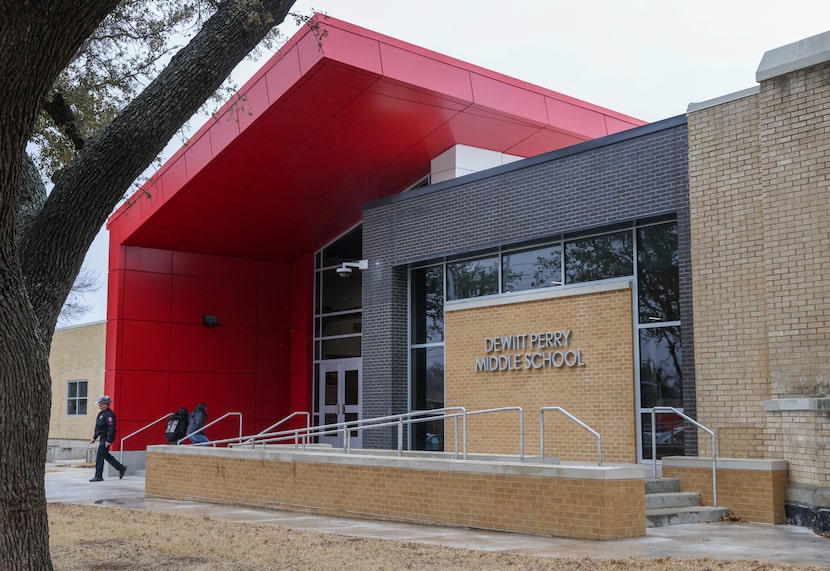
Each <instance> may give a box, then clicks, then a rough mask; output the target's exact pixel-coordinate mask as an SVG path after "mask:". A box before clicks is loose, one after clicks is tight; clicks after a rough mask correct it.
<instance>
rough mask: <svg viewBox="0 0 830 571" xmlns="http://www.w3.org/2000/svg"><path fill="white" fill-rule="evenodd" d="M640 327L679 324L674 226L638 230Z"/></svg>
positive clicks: (675, 234) (675, 226)
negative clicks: (667, 322)
mask: <svg viewBox="0 0 830 571" xmlns="http://www.w3.org/2000/svg"><path fill="white" fill-rule="evenodd" d="M637 292H638V297H639V308H640V310H639V314H640V323H650V322H663V321H679V320H680V272H679V270H678V266H677V224H676V223H671V224H658V225H656V226H645V227H643V228H638V229H637Z"/></svg>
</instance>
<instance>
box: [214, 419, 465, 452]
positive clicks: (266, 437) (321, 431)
mask: <svg viewBox="0 0 830 571" xmlns="http://www.w3.org/2000/svg"><path fill="white" fill-rule="evenodd" d="M447 411H461V412H460V414H456V415H453V416H452V417H448V415H446V412H447ZM458 416H460V417H461V418H462V423H463V426H462V430H461V432H462V433H464V434H465V435H466V430H467V425H466V409H465V408H464V407H460V406H459V407H449V408H440V409H432V410H416V411H411V412H407V413H402V414H394V415H389V416H381V417H374V418H364V419H361V420H353V421H349V422H336V423H333V424H324V425H319V426H311V427H306V428H295V429H291V430H283V431H280V432H274V433H265V434H259V435H255V437H253V438H254V442H253V443H251V444H252V447H254V446H256V445H257V444H261V445H262V446H263V447H265V446H266V445H267V444H273V443H278V442H284V441H286V440H292V439H293V440H296V439H297V438H298V437H299V436H303V437H305V438H304V440H303V449H304V450H305V441H306V439H308V438H311V437H315V436H326V435H329V434H339V433H341V432H342V433H344V450H345V451H346V453H350V452H351V449H350V441H349V437H350V435H349V431H350V430H353V429H355V428H357V429H358V430H360V429H362V428H380V427H384V426H398V425H399V424H401V423H403V424H407V425H408V424H416V423H418V422H428V421H430V420H436V419H444V420H445V419H447V418H453V417H455V427H456V439H455V440H456V449H455V456H456V458H457V457H458V432H459V431H458V418H457V417H458ZM356 425H357V426H356ZM364 425H365V426H364ZM234 440H235V439H225V440H217V441H214V442H215V443H216V444H222V443H224V442H233V441H234ZM250 440H251V438H247V439H246V440H245V444H248V443H249V441H250ZM464 442H466V438H465V439H464ZM402 454H403V443H402V439H401V438H399V443H398V455H399V456H400V455H402ZM464 458H465V459H466V449H465V450H464Z"/></svg>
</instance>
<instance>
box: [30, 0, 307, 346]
mask: <svg viewBox="0 0 830 571" xmlns="http://www.w3.org/2000/svg"><path fill="white" fill-rule="evenodd" d="M293 4H294V0H225V1H223V2H221V3H220V5H219V9H218V10H217V12H216V13H215V14H214V15H213V16H212V17H211V18H209V19H208V20H207V21H206V22H205V24H204V25H203V26H202V28H201V30H200V31H199V32H198V33H197V34H196V36H194V38H193V39H192V40H191V41H190V42H189V43H188V45H187V46H185V47H184V48H182V49H181V50H180V51H179V53H178V54H176V55H175V56H174V57H173V58H172V59H171V61H170V64H169V65H168V66H167V67H166V68H165V69H164V70H163V71H162V72H161V73H160V74H159V76H158V77H157V78H156V79H155V80H153V81H152V82H151V83H150V84H149V85H148V86H147V88H145V90H144V91H143V92H142V93H141V94H140V95H139V96H137V97H136V98H135V99H134V100H133V101H132V102H131V103H130V104H129V105H127V107H125V108H124V110H123V111H122V112H121V113H120V114H119V115H118V117H116V119H115V120H114V121H113V122H112V123H111V124H110V125H109V126H107V127H106V128H105V129H104V130H103V131H102V132H101V134H100V135H98V136H97V137H95V138H94V139H91V140H90V141H88V142H87V144H86V146H85V147H84V149H83V151H82V152H81V153H80V154H79V156H78V157H76V158H75V159H74V160H73V161H72V163H70V164H69V165H68V167H67V168H66V169H64V171H63V173H62V175H61V177H60V179H59V180H58V181H57V183H56V184H55V187H54V189H53V190H52V193H51V194H50V195H49V198H48V199H47V202H46V205H45V206H44V208H43V209H42V210H41V212H40V213H39V214H38V216H37V218H36V219H35V220H34V221H33V223H32V224H31V225H30V226H29V227H28V228H27V229H26V232H25V234H24V236H23V239H22V242H21V258H22V263H23V270H24V276H25V279H26V283H27V284H28V290H29V294H30V297H31V301H32V304H33V307H34V309H35V312H36V314H37V315H38V316H39V317H40V319H41V327H42V329H43V331H42V333H43V334H44V335H46V336H47V338H50V337H51V330H52V329H53V328H54V325H55V323H56V321H57V318H58V315H59V313H60V309H61V306H62V305H63V303H64V300H65V299H66V296H67V294H68V293H69V290H70V288H71V285H72V282H73V280H74V277H75V276H76V275H77V273H78V271H79V270H80V268H81V264H82V262H83V259H84V255H85V253H86V251H87V250H88V248H89V246H90V245H91V243H92V240H93V239H94V238H95V235H96V234H97V232H98V230H99V229H100V228H101V226H102V225H103V223H104V222H105V221H106V219H107V216H108V215H109V214H110V212H112V210H113V209H114V207H115V206H116V204H117V203H118V201H119V200H120V199H121V197H122V196H123V195H124V194H125V192H126V191H127V190H128V189H129V187H130V184H131V183H132V181H133V180H135V178H136V177H138V176H139V175H140V174H141V172H143V170H144V169H145V168H146V167H147V165H149V164H151V163H152V160H153V159H154V158H155V157H156V156H157V155H158V154H159V153H160V152H161V151H162V150H163V149H164V146H165V145H166V144H167V142H168V141H169V140H170V139H171V138H172V137H173V135H174V134H175V133H176V131H177V130H178V129H179V128H180V127H181V125H183V124H184V123H185V122H186V121H187V120H188V119H189V118H190V117H191V116H192V115H193V114H194V113H195V112H196V111H197V110H198V109H199V107H200V106H201V105H202V104H203V103H204V102H205V101H206V100H207V99H208V98H209V97H210V95H211V94H212V93H213V92H215V91H216V90H217V89H218V88H219V87H220V86H221V85H222V82H223V81H224V80H225V79H226V78H227V77H228V75H230V72H231V71H232V70H233V68H234V67H235V66H236V64H237V63H238V62H239V61H241V60H242V59H243V58H244V57H245V55H247V54H248V53H249V52H250V51H251V50H253V49H254V48H255V47H256V46H257V44H259V42H260V41H261V40H262V39H263V38H265V37H266V35H267V34H268V32H269V31H270V30H271V29H272V28H273V27H274V26H275V25H277V24H279V23H281V22H282V21H283V19H284V18H285V16H286V14H287V13H288V11H289V9H290V7H291V6H292V5H293ZM33 284H50V287H33Z"/></svg>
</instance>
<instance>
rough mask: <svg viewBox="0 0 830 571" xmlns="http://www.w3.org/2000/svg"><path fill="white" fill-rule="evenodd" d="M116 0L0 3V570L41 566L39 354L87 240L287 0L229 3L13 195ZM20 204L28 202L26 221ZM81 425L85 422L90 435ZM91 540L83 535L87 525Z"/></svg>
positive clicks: (42, 363) (44, 352)
mask: <svg viewBox="0 0 830 571" xmlns="http://www.w3.org/2000/svg"><path fill="white" fill-rule="evenodd" d="M117 3H118V2H117V0H96V1H93V2H90V1H88V0H64V1H62V2H49V1H46V0H35V1H31V2H15V1H14V0H0V14H2V17H0V324H2V325H1V326H0V570H3V571H5V570H7V569H9V570H13V569H14V570H16V569H36V570H44V569H51V568H52V564H51V560H50V557H49V535H48V524H47V517H46V498H45V490H44V480H43V478H44V465H45V456H46V443H47V438H48V430H49V411H50V408H51V381H50V378H49V361H48V358H49V349H50V346H51V340H52V334H53V333H54V327H55V324H56V322H57V319H58V315H59V314H60V309H61V306H62V305H63V303H64V301H65V299H66V296H67V294H68V293H69V291H70V289H71V287H72V283H73V281H74V279H75V276H76V275H77V274H78V271H79V269H80V268H81V264H82V263H83V259H84V256H85V254H86V252H87V250H88V249H89V246H90V244H91V243H92V240H93V239H94V237H95V235H96V234H97V232H98V230H99V229H100V228H101V226H102V225H103V223H104V222H105V221H106V218H107V216H108V215H109V213H110V212H111V211H112V210H113V208H114V206H115V205H116V204H117V202H118V200H119V199H120V198H121V197H122V196H123V195H124V193H125V192H127V190H128V189H129V186H130V184H131V183H132V181H133V180H134V179H135V177H137V176H138V175H139V174H140V173H141V172H142V171H143V170H144V169H145V168H146V167H147V166H149V165H150V164H151V162H152V160H153V159H154V158H155V156H156V155H157V154H158V153H159V152H161V150H162V149H163V148H164V145H165V144H166V143H167V142H168V141H169V140H170V138H171V137H172V136H173V134H174V133H175V132H176V130H177V129H179V128H180V127H181V126H182V125H183V124H184V122H185V121H187V120H188V119H189V118H190V117H191V116H192V115H193V113H195V111H196V110H197V109H198V108H199V106H201V105H202V104H203V103H204V102H205V101H206V100H207V98H208V97H209V96H210V95H211V94H212V93H213V92H214V91H215V90H216V89H217V88H218V87H219V86H220V85H221V83H222V82H223V81H224V79H225V78H226V77H227V76H228V74H229V73H230V72H231V71H232V69H233V68H234V67H235V66H236V64H237V63H238V62H239V61H241V59H242V58H243V57H244V56H245V55H246V54H248V53H249V52H250V51H251V50H252V49H253V48H254V47H255V46H256V45H257V44H258V43H259V42H260V41H261V40H262V38H263V37H264V36H265V35H266V34H267V33H268V31H270V29H271V28H273V26H275V25H277V24H279V23H281V22H282V21H283V19H284V18H285V16H286V14H287V13H288V10H289V9H290V7H291V6H292V5H293V4H294V0H262V1H259V2H258V1H256V0H245V1H241V0H226V1H224V2H221V3H219V5H218V8H217V12H216V14H215V15H214V16H213V17H212V18H210V19H209V20H208V22H207V23H206V24H205V26H204V27H203V28H202V29H201V31H200V32H199V33H198V34H197V35H196V36H195V37H194V39H193V40H192V41H191V42H190V44H188V46H187V47H185V48H183V49H182V50H181V51H180V52H179V54H177V55H176V56H175V57H174V58H173V59H172V60H171V62H170V64H169V65H168V67H167V68H166V69H165V70H164V71H163V72H162V73H161V74H160V75H159V77H158V78H157V79H156V80H154V81H153V82H152V83H151V84H150V85H149V86H148V88H147V89H146V90H145V91H144V92H143V93H142V94H141V95H140V96H138V97H137V98H136V99H135V100H134V101H133V102H132V103H131V104H130V105H128V106H127V107H126V108H125V109H124V111H123V112H122V113H121V114H120V115H119V117H118V118H116V120H115V121H113V123H112V124H111V125H110V126H109V127H108V128H107V129H105V130H104V132H102V133H101V134H100V135H99V136H98V137H96V138H94V139H93V140H92V141H91V142H90V144H89V145H87V146H85V147H84V149H83V151H82V152H81V154H80V155H79V156H78V158H77V159H75V160H74V161H73V162H72V163H71V164H70V165H69V166H68V167H67V168H66V169H65V170H64V171H63V173H62V176H61V178H60V179H59V181H58V183H57V184H56V186H55V187H54V189H53V190H52V192H51V194H50V195H49V197H48V198H47V199H46V202H45V204H43V205H42V207H40V208H39V210H38V207H39V206H40V202H38V201H30V200H27V199H26V198H25V197H21V196H20V192H21V169H22V165H23V156H24V152H25V146H26V142H27V141H28V139H29V136H30V134H31V130H32V125H33V124H34V121H35V119H36V117H37V113H38V111H39V110H40V108H41V107H42V105H43V102H44V98H45V96H46V94H47V92H48V90H49V88H50V87H51V85H52V83H53V81H54V79H55V77H56V76H57V74H58V73H59V72H60V71H61V70H62V69H63V68H64V67H65V66H66V64H67V63H68V62H69V61H70V60H71V58H72V56H73V55H74V54H75V53H76V51H77V49H78V47H79V46H80V45H81V43H82V42H83V40H84V39H85V38H87V37H88V36H89V35H90V34H91V32H92V31H93V30H94V29H95V27H96V26H97V25H98V24H99V23H100V21H101V20H102V19H103V18H104V17H105V16H106V14H107V13H108V12H109V11H111V10H112V9H113V8H114V7H115V6H116V5H117ZM21 205H35V206H34V210H36V211H33V210H32V209H31V208H30V209H29V210H28V211H27V212H25V220H24V219H22V218H21V216H23V215H24V213H23V212H18V211H17V209H18V208H21ZM91 430H92V425H90V432H91ZM90 531H91V532H92V533H94V530H90Z"/></svg>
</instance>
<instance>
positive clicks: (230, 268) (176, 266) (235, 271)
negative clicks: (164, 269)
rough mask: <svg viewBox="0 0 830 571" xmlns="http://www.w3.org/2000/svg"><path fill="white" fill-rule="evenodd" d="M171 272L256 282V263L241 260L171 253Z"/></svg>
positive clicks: (182, 274) (187, 253) (181, 274)
mask: <svg viewBox="0 0 830 571" xmlns="http://www.w3.org/2000/svg"><path fill="white" fill-rule="evenodd" d="M172 271H173V273H174V274H176V275H180V276H203V277H209V278H225V279H229V280H243V281H256V279H257V262H256V260H246V259H242V258H229V257H226V256H211V255H208V254H193V253H190V252H173V268H172Z"/></svg>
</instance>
